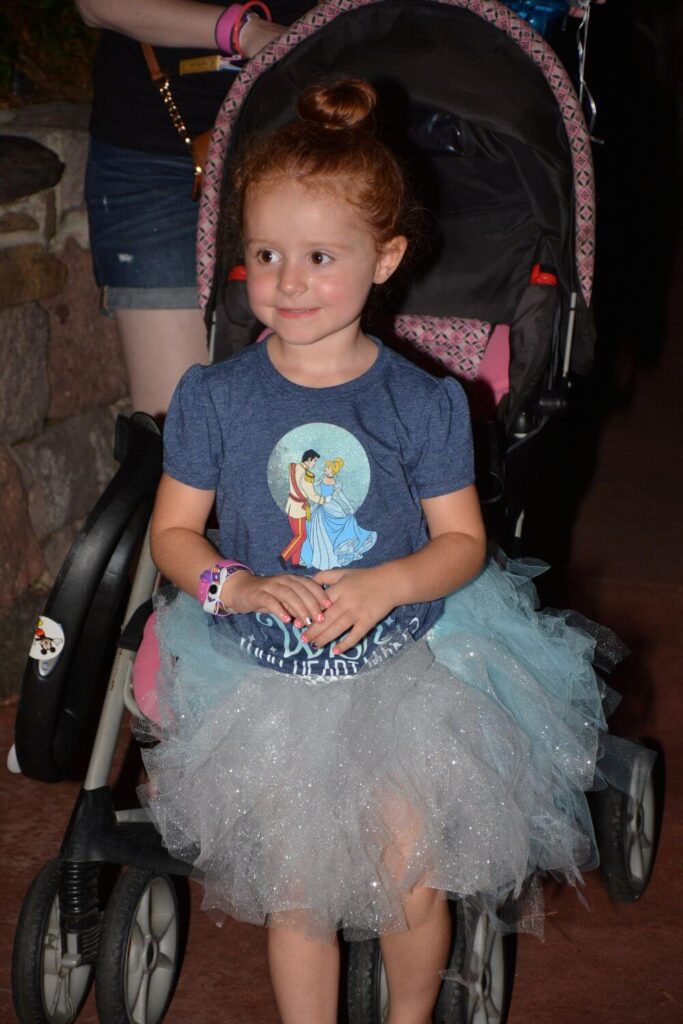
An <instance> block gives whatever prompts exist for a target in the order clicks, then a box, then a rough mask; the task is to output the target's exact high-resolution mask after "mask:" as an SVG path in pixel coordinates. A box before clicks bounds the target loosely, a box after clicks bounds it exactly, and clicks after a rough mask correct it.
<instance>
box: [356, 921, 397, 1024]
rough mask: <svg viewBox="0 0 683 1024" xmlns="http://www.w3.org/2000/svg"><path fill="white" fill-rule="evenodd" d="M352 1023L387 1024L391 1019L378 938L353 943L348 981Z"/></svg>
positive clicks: (385, 977) (387, 989) (385, 976)
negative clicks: (388, 1019) (389, 1017)
mask: <svg viewBox="0 0 683 1024" xmlns="http://www.w3.org/2000/svg"><path fill="white" fill-rule="evenodd" d="M347 1007H348V1016H349V1024H384V1022H385V1021H386V1020H387V1018H388V1016H389V988H388V985H387V975H386V971H385V970H384V962H383V960H382V951H381V950H380V948H379V939H368V940H367V941H365V942H352V943H351V944H350V946H349V963H348V979H347Z"/></svg>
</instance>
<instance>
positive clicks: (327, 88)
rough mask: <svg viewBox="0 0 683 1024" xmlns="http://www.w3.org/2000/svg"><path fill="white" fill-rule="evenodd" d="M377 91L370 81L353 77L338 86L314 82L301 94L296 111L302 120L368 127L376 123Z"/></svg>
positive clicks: (330, 124) (320, 123) (347, 126)
mask: <svg viewBox="0 0 683 1024" xmlns="http://www.w3.org/2000/svg"><path fill="white" fill-rule="evenodd" d="M376 103H377V93H376V92H375V90H374V89H373V88H372V86H371V85H369V84H368V83H367V82H363V81H361V80H360V79H359V78H350V79H347V80H346V81H344V82H337V83H336V84H335V85H311V86H309V87H308V88H307V89H305V90H304V91H303V92H302V94H301V96H300V97H299V102H298V104H297V112H298V114H299V117H300V118H301V119H302V120H303V121H310V122H313V123H314V124H318V125H320V126H321V127H323V128H333V129H339V128H354V129H361V130H363V129H365V130H369V129H371V128H372V125H373V123H374V118H373V111H374V109H375V105H376Z"/></svg>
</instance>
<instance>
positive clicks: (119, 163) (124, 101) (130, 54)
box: [77, 0, 313, 415]
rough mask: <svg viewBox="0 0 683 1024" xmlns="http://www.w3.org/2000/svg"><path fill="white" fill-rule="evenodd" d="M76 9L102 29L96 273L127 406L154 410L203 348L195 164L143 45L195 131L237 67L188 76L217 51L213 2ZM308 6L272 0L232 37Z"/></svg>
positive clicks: (276, 30) (94, 198)
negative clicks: (193, 63)
mask: <svg viewBox="0 0 683 1024" xmlns="http://www.w3.org/2000/svg"><path fill="white" fill-rule="evenodd" d="M77 6H78V9H79V11H80V13H81V16H82V18H83V20H84V21H85V22H86V24H88V25H91V26H93V27H96V28H100V29H102V35H101V39H100V44H99V47H98V51H97V55H96V58H95V66H94V72H93V93H94V96H93V109H92V117H91V124H90V131H91V137H92V138H91V149H90V157H89V161H88V171H87V177H86V199H87V203H88V212H89V218H90V233H91V245H92V251H93V264H94V269H95V276H96V278H97V281H98V284H99V285H100V286H101V287H102V288H103V289H104V304H105V307H106V308H107V309H108V310H109V311H110V312H111V313H113V315H114V316H115V318H116V323H117V327H118V329H119V333H120V336H121V341H122V344H123V350H124V356H125V360H126V366H127V369H128V377H129V381H130V391H131V398H132V402H133V406H134V407H135V408H136V409H142V410H145V411H147V412H150V413H151V414H153V415H156V414H158V413H161V412H164V411H165V409H166V408H167V406H168V402H169V400H170V397H171V394H172V392H173V389H174V387H175V385H176V383H177V381H178V378H179V377H180V376H181V375H182V373H183V372H184V371H185V370H186V369H187V367H188V366H190V365H191V364H193V363H198V362H199V363H204V362H206V360H207V350H206V330H205V326H204V323H203V321H202V317H201V313H200V311H199V307H198V303H197V292H196V281H195V251H194V250H195V234H196V223H197V203H196V202H194V201H193V200H192V196H191V193H192V182H193V166H192V160H191V158H190V156H189V153H188V150H187V147H186V146H185V144H184V143H183V142H182V140H181V139H180V137H179V135H178V133H177V131H176V130H175V129H174V127H173V125H172V123H171V120H170V118H169V115H168V111H167V110H166V108H165V106H164V103H163V101H162V99H161V96H160V95H159V92H158V90H157V88H156V86H155V85H154V84H153V82H152V80H151V78H150V75H149V71H148V69H147V66H146V64H145V60H144V57H143V53H142V49H141V47H140V43H141V42H146V43H150V44H152V45H153V46H154V48H155V53H156V56H157V60H158V63H159V65H160V66H161V67H162V68H163V70H164V71H166V72H167V73H168V75H169V79H170V83H171V91H172V93H173V97H174V100H175V102H176V104H177V107H178V109H179V111H180V113H181V116H182V118H183V120H184V122H185V124H186V125H187V128H188V130H189V133H190V135H191V136H195V135H197V134H199V133H201V132H203V131H205V130H207V129H209V128H210V127H211V126H212V124H213V122H214V120H215V117H216V114H217V112H218V109H219V107H220V104H221V102H222V100H223V97H224V96H225V93H226V92H227V91H228V89H229V87H230V84H231V82H232V80H233V78H234V70H233V71H232V72H231V71H205V70H200V71H196V70H194V71H192V72H190V73H188V72H187V64H186V63H183V62H186V61H187V60H188V59H192V58H196V57H202V56H207V55H209V54H211V53H213V54H215V53H216V51H217V44H216V28H217V22H218V21H219V20H220V18H222V17H223V16H224V12H225V11H226V6H225V4H217V3H215V2H213V0H200V2H197V0H77ZM312 6H313V4H312V3H311V0H273V2H272V3H270V4H269V7H270V10H271V14H272V17H273V21H272V23H271V22H267V21H265V20H264V19H262V18H260V17H257V16H251V17H248V18H246V19H245V20H244V22H243V25H242V28H241V31H240V32H239V48H240V50H241V51H242V53H243V54H244V56H245V57H252V56H253V55H254V54H255V53H257V52H258V51H259V50H260V49H261V48H262V47H263V46H265V45H267V44H268V43H269V42H271V41H272V39H274V38H276V37H277V36H278V35H279V34H280V33H281V32H282V31H283V26H284V25H287V24H291V22H293V21H295V20H296V19H297V18H298V17H300V16H301V15H302V14H304V13H305V12H306V11H307V10H308V9H309V8H310V7H312ZM181 64H182V66H181Z"/></svg>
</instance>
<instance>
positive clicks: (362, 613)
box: [302, 565, 396, 654]
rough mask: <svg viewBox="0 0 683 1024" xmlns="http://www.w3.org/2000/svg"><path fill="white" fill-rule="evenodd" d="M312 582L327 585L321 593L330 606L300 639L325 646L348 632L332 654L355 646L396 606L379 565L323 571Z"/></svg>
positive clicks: (386, 579) (383, 570) (384, 572)
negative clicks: (320, 619)
mask: <svg viewBox="0 0 683 1024" xmlns="http://www.w3.org/2000/svg"><path fill="white" fill-rule="evenodd" d="M312 582H314V583H316V584H318V585H322V584H325V585H326V586H327V590H324V591H322V592H323V594H325V595H326V596H327V598H328V599H330V600H331V602H332V603H331V606H330V607H329V608H328V610H327V611H325V614H324V618H323V621H322V622H319V621H317V620H314V622H313V625H312V626H310V627H309V628H307V629H306V631H305V633H304V635H303V636H302V639H303V640H304V643H310V644H314V645H316V646H317V647H325V646H326V645H327V644H329V643H331V642H332V641H333V640H336V639H337V638H338V637H340V636H341V635H342V633H346V632H347V630H350V632H349V633H348V635H347V636H345V637H344V638H343V640H339V642H338V643H337V644H336V645H335V647H334V652H333V653H334V654H343V653H344V651H349V650H351V648H352V647H355V646H356V644H358V643H360V641H361V640H362V639H363V637H364V636H365V635H366V633H368V632H369V631H370V630H371V629H372V628H373V626H376V625H377V623H378V622H381V621H382V619H384V618H386V617H387V615H388V614H389V612H390V611H391V610H392V608H394V607H395V605H396V601H395V599H394V597H393V596H392V593H391V588H390V586H389V582H388V574H387V572H386V570H385V567H384V566H382V565H380V566H377V567H375V568H374V569H327V570H325V571H324V572H319V573H317V574H316V575H315V576H314V577H313V580H312ZM321 589H322V586H321Z"/></svg>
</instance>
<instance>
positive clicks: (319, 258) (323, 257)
mask: <svg viewBox="0 0 683 1024" xmlns="http://www.w3.org/2000/svg"><path fill="white" fill-rule="evenodd" d="M331 262H332V257H331V256H328V255H327V253H326V252H318V251H317V250H316V252H312V253H311V263H313V264H315V266H316V267H323V266H324V265H325V264H326V263H331Z"/></svg>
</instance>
